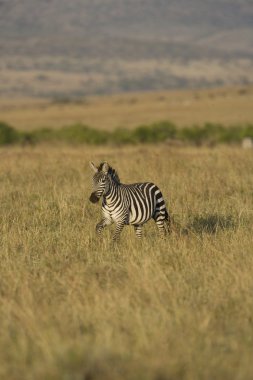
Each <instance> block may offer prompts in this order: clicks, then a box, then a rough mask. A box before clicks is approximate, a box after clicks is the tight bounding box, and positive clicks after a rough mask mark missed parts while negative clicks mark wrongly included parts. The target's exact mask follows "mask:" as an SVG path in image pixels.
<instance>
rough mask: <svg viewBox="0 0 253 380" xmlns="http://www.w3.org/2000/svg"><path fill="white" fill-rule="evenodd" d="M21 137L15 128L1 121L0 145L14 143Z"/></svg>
mask: <svg viewBox="0 0 253 380" xmlns="http://www.w3.org/2000/svg"><path fill="white" fill-rule="evenodd" d="M19 139H20V135H19V133H18V132H17V131H16V130H15V129H14V128H12V127H10V126H9V125H8V124H5V123H3V122H0V145H6V144H13V143H14V142H17V141H18V140H19Z"/></svg>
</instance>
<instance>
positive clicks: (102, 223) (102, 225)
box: [96, 218, 112, 235]
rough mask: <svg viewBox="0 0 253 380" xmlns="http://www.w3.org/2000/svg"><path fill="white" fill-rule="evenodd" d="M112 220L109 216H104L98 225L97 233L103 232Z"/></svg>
mask: <svg viewBox="0 0 253 380" xmlns="http://www.w3.org/2000/svg"><path fill="white" fill-rule="evenodd" d="M111 223H112V222H111V220H110V219H107V218H103V219H102V220H101V221H100V222H99V223H98V224H97V225H96V233H97V234H98V235H100V234H101V232H102V231H103V229H104V228H105V227H106V226H109V225H110V224H111Z"/></svg>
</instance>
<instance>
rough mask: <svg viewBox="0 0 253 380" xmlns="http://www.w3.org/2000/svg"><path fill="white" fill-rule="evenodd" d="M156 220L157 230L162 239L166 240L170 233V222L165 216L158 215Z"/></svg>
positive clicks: (155, 217)
mask: <svg viewBox="0 0 253 380" xmlns="http://www.w3.org/2000/svg"><path fill="white" fill-rule="evenodd" d="M154 220H155V222H156V225H157V228H158V233H159V235H160V237H161V238H163V239H164V238H165V236H166V235H167V232H168V220H167V218H166V217H165V215H164V214H156V215H155V216H154Z"/></svg>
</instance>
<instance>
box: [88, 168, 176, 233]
mask: <svg viewBox="0 0 253 380" xmlns="http://www.w3.org/2000/svg"><path fill="white" fill-rule="evenodd" d="M90 167H91V169H92V170H93V171H94V175H93V179H92V181H93V192H92V193H91V195H90V198H89V200H90V201H91V202H92V203H97V202H98V201H99V199H100V198H101V197H102V198H103V200H102V214H103V218H102V219H101V221H100V222H99V223H98V224H97V225H96V232H97V234H99V235H100V234H101V232H102V230H103V229H104V228H105V227H106V226H108V225H110V224H112V223H113V222H114V223H115V224H116V229H115V232H114V235H113V241H118V240H119V237H120V233H121V231H122V229H123V227H124V225H133V226H134V230H135V234H136V236H137V238H139V239H141V237H142V225H143V224H144V223H146V222H147V221H148V220H149V219H151V218H153V219H154V221H155V222H156V225H157V227H158V231H159V234H160V236H161V237H165V235H166V234H167V232H169V230H170V216H169V213H168V211H167V209H166V206H165V202H164V199H163V196H162V193H161V190H160V189H159V188H158V187H157V186H156V185H155V184H154V183H152V182H144V183H133V184H130V185H125V184H122V183H121V182H120V179H119V176H118V174H117V172H116V170H114V169H113V168H112V167H111V166H109V164H108V163H107V162H101V164H100V165H99V166H98V167H96V166H95V165H94V163H93V162H90Z"/></svg>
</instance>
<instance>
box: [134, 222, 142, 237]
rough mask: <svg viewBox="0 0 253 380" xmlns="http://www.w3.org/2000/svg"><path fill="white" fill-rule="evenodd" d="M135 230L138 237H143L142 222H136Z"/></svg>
mask: <svg viewBox="0 0 253 380" xmlns="http://www.w3.org/2000/svg"><path fill="white" fill-rule="evenodd" d="M134 231H135V234H136V237H137V238H138V239H141V238H142V226H141V225H140V224H136V225H135V226H134Z"/></svg>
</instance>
